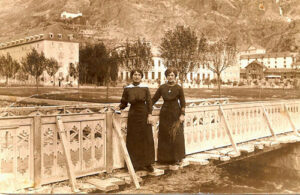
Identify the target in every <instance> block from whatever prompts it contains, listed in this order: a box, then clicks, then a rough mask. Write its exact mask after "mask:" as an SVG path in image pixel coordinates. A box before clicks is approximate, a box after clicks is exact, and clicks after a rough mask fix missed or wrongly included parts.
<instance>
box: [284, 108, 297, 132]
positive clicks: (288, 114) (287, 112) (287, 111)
mask: <svg viewBox="0 0 300 195" xmlns="http://www.w3.org/2000/svg"><path fill="white" fill-rule="evenodd" d="M284 110H285V111H286V114H287V116H288V119H289V121H290V123H291V125H292V128H293V131H294V133H295V134H296V135H297V136H300V134H299V132H298V130H297V129H296V126H295V124H294V122H293V121H292V117H291V115H290V113H289V110H288V108H287V106H286V104H284Z"/></svg>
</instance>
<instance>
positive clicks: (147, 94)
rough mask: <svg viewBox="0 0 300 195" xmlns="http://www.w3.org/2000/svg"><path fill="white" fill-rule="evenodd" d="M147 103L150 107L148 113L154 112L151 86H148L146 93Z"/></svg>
mask: <svg viewBox="0 0 300 195" xmlns="http://www.w3.org/2000/svg"><path fill="white" fill-rule="evenodd" d="M146 105H147V109H148V114H152V100H151V94H150V91H149V88H147V93H146Z"/></svg>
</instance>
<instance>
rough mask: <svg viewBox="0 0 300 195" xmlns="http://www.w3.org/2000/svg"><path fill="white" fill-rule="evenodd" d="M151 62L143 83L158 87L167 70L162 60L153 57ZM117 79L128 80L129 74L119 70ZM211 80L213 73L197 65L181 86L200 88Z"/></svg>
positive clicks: (163, 79)
mask: <svg viewBox="0 0 300 195" xmlns="http://www.w3.org/2000/svg"><path fill="white" fill-rule="evenodd" d="M152 60H153V63H152V68H151V69H150V71H148V72H145V73H144V78H143V81H144V82H145V83H147V84H148V86H149V87H158V86H159V85H160V84H163V83H165V82H166V77H165V71H166V69H167V68H166V66H165V64H164V60H163V58H161V57H159V56H153V57H152ZM119 78H120V80H122V81H126V80H129V78H130V72H128V71H126V70H121V71H120V72H119ZM213 78H214V74H213V72H212V71H211V70H209V69H207V68H206V67H204V66H200V64H199V63H198V64H197V68H196V70H195V71H194V72H190V73H187V75H185V82H184V83H183V86H184V87H191V88H196V87H197V88H198V87H202V85H203V84H204V80H205V79H209V80H211V79H213Z"/></svg>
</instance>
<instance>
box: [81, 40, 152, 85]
mask: <svg viewBox="0 0 300 195" xmlns="http://www.w3.org/2000/svg"><path fill="white" fill-rule="evenodd" d="M79 58H80V62H79V65H78V72H80V74H79V81H80V82H81V83H92V84H99V85H105V84H108V83H109V82H110V81H116V80H117V79H118V71H119V68H120V67H122V68H124V69H125V70H128V71H130V70H133V69H135V68H139V69H141V70H143V71H148V70H149V69H150V68H151V66H152V53H151V46H150V45H149V44H148V43H147V42H146V41H145V40H141V39H138V40H137V41H135V42H129V41H127V42H126V43H125V44H124V45H121V46H117V47H114V48H107V47H106V46H105V45H104V44H103V43H98V44H95V45H88V46H86V47H84V48H81V49H80V52H79Z"/></svg>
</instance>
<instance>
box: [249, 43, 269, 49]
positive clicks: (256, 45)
mask: <svg viewBox="0 0 300 195" xmlns="http://www.w3.org/2000/svg"><path fill="white" fill-rule="evenodd" d="M250 49H264V50H265V48H263V47H262V46H260V45H258V44H252V45H250V46H249V47H248V49H247V50H250Z"/></svg>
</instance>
